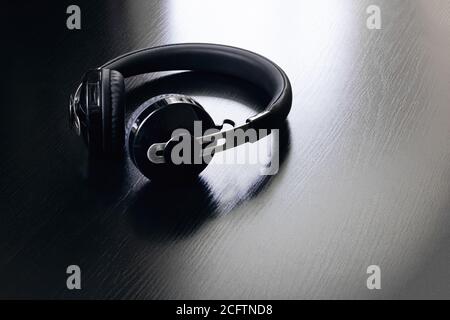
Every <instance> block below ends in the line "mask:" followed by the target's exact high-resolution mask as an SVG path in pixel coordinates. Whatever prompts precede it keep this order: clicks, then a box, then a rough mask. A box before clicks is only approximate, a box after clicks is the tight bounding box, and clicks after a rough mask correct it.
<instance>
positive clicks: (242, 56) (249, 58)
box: [101, 43, 292, 128]
mask: <svg viewBox="0 0 450 320" xmlns="http://www.w3.org/2000/svg"><path fill="white" fill-rule="evenodd" d="M101 68H108V69H113V70H117V71H119V72H120V73H122V74H123V76H124V77H131V76H135V75H138V74H144V73H149V72H159V71H174V70H193V71H204V72H215V73H221V74H225V75H230V76H234V77H238V78H241V79H244V80H247V81H250V82H252V83H253V84H255V85H257V86H259V87H260V88H262V89H263V90H265V91H266V92H267V93H268V94H269V95H270V96H271V97H272V99H271V102H270V103H269V105H268V107H267V111H269V112H264V113H262V114H261V115H260V116H259V117H258V118H257V119H255V120H254V121H252V124H254V127H256V128H273V125H274V124H276V123H279V122H281V121H282V120H284V119H285V118H286V117H287V115H288V113H289V111H290V108H291V104H292V89H291V85H290V83H289V79H288V78H287V76H286V74H285V73H284V71H283V70H281V68H280V67H278V66H277V65H276V64H275V63H273V62H272V61H270V60H269V59H267V58H265V57H263V56H261V55H259V54H256V53H253V52H250V51H247V50H244V49H239V48H235V47H230V46H224V45H216V44H196V43H192V44H174V45H167V46H161V47H154V48H148V49H143V50H138V51H134V52H131V53H128V54H125V55H123V56H120V57H118V58H116V59H113V60H111V61H110V62H107V63H106V64H104V65H103V66H101Z"/></svg>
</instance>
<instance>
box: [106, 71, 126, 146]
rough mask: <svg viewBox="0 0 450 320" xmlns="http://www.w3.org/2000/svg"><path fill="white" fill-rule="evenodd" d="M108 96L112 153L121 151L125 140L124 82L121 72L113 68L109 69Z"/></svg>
mask: <svg viewBox="0 0 450 320" xmlns="http://www.w3.org/2000/svg"><path fill="white" fill-rule="evenodd" d="M110 97H111V100H110V102H111V103H110V106H111V134H110V137H109V139H110V147H111V152H112V153H113V154H119V153H121V152H122V151H123V146H124V140H125V83H124V80H123V76H122V74H121V73H120V72H118V71H115V70H111V71H110ZM106 138H107V139H108V137H106Z"/></svg>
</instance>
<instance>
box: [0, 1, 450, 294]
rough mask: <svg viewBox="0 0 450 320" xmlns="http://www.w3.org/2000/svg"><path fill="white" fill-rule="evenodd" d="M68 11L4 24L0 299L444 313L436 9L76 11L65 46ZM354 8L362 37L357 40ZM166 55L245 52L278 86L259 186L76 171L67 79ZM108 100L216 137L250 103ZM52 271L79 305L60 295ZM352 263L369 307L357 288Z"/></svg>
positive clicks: (402, 4)
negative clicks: (285, 88)
mask: <svg viewBox="0 0 450 320" xmlns="http://www.w3.org/2000/svg"><path fill="white" fill-rule="evenodd" d="M69 4H71V3H69V2H64V1H61V2H60V3H59V2H58V4H53V3H51V4H50V2H49V3H48V4H47V5H45V4H42V3H41V2H39V4H21V5H19V4H17V5H14V6H12V5H10V6H11V7H9V8H8V12H9V18H8V20H6V21H7V22H8V25H9V26H10V28H11V30H14V31H13V32H11V33H9V35H8V38H7V41H8V43H10V45H11V52H10V53H8V54H10V55H11V57H9V58H10V59H8V61H9V64H8V66H6V76H7V77H3V80H2V87H3V88H4V91H5V92H4V93H2V100H1V101H2V107H1V108H0V112H1V114H0V122H1V126H0V136H1V137H2V138H1V139H0V143H1V145H0V147H1V150H2V162H1V166H0V177H1V186H0V199H1V200H0V205H1V206H0V297H2V298H13V297H19V298H123V299H126V298H132V299H136V298H146V299H155V298H158V299H179V298H181V299H212V298H213V299H216V298H220V299H229V298H234V299H239V298H244V299H266V298H268V299H278V298H286V299H299V298H307V299H314V298H333V299H334V298H357V299H360V298H368V299H378V298H450V268H449V265H450V252H449V247H450V233H449V230H450V93H449V88H450V59H449V57H450V3H449V2H448V1H445V0H443V1H438V0H435V1H434V0H433V1H429V0H426V1H425V0H423V1H417V0H412V1H408V0H394V1H392V0H389V1H388V0H385V1H380V0H379V1H369V0H367V1H356V0H320V1H223V2H220V3H218V2H211V1H175V0H171V1H143V0H142V1H120V2H119V1H101V2H97V1H96V2H95V3H93V1H91V2H87V1H85V2H84V1H81V2H79V5H80V7H81V8H82V30H80V31H68V30H67V29H66V28H65V19H66V15H65V8H66V7H67V5H69ZM370 4H377V5H379V6H380V8H381V12H382V29H381V30H368V29H367V28H366V18H367V14H366V8H367V6H368V5H370ZM36 19H37V20H36ZM29 21H35V25H34V26H32V25H30V23H29ZM176 42H214V43H223V44H229V45H235V46H240V47H244V48H247V49H249V50H253V51H256V52H258V53H261V54H263V55H266V56H267V57H269V58H270V59H272V60H274V61H276V63H277V64H279V65H280V66H281V67H282V68H283V69H284V70H285V71H286V72H287V74H288V75H289V77H290V79H291V82H292V85H293V92H294V103H293V107H292V111H291V113H290V115H289V118H288V122H287V126H286V130H285V133H284V134H283V135H282V137H281V159H280V160H281V168H280V171H279V173H278V174H277V175H275V176H274V177H263V176H261V175H259V171H258V168H257V167H256V166H254V165H253V166H251V165H234V166H231V165H219V164H216V165H210V166H209V167H208V168H207V169H206V170H205V172H204V173H203V174H202V176H201V179H200V180H199V181H197V182H196V183H195V184H194V185H192V186H190V187H176V188H163V187H160V186H157V185H155V184H152V183H151V182H149V181H147V180H146V179H145V178H144V177H142V176H141V175H140V174H139V172H138V171H137V169H136V168H134V166H133V165H132V164H131V162H130V161H126V163H124V164H110V165H98V164H97V165H95V164H88V163H87V162H86V160H85V152H84V149H83V146H82V145H81V144H80V143H79V141H78V140H77V139H76V137H75V136H74V135H73V134H72V132H71V131H69V129H68V128H67V114H66V109H67V101H68V97H69V94H70V93H71V92H72V90H73V89H74V86H75V85H76V84H77V82H78V81H79V79H80V77H81V76H82V74H83V72H84V71H85V70H87V69H89V68H92V67H96V66H98V65H100V64H101V63H103V62H105V61H106V60H107V59H109V58H112V57H115V56H117V55H119V54H122V53H125V52H127V51H130V50H134V49H138V48H143V47H148V46H154V45H159V44H167V43H176ZM127 88H128V94H127V102H128V105H127V106H128V113H131V112H132V110H133V109H134V108H136V107H137V106H139V105H140V104H141V103H142V102H143V101H145V100H147V99H149V98H150V97H152V96H154V95H156V94H159V93H169V92H177V93H186V94H190V95H192V96H194V97H195V98H197V99H198V101H199V102H200V103H201V104H202V105H203V106H205V107H206V108H207V109H208V111H210V113H211V115H212V116H213V118H214V119H217V120H218V119H222V118H224V117H231V119H234V120H240V119H243V118H244V117H245V116H247V115H250V114H251V113H252V112H253V111H252V110H253V109H257V108H260V107H261V105H263V103H264V101H265V100H264V99H265V97H263V96H262V95H261V93H260V92H259V91H258V89H257V88H254V87H253V86H251V85H250V84H247V83H245V82H242V83H241V82H240V81H237V80H235V79H228V78H224V77H221V76H218V75H208V74H196V73H183V74H174V75H169V76H166V77H159V76H154V75H149V76H143V77H139V78H136V79H133V80H130V81H128V82H127ZM70 264H77V265H79V266H80V267H81V269H82V277H83V278H82V290H80V291H68V290H67V289H66V287H65V282H66V276H67V275H66V273H65V269H66V267H67V266H68V265H70ZM371 264H376V265H379V266H380V267H381V270H382V290H378V291H377V290H372V291H369V290H368V289H367V288H366V278H367V274H366V268H367V266H369V265H371Z"/></svg>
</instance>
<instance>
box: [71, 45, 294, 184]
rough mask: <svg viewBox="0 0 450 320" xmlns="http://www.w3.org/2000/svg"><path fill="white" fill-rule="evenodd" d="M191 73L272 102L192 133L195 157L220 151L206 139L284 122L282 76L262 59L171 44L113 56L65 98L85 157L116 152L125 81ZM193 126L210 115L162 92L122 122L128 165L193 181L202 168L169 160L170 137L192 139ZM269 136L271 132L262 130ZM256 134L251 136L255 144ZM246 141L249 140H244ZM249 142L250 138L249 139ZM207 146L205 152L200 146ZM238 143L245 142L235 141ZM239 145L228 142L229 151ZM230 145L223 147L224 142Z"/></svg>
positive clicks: (286, 86) (287, 89)
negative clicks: (239, 83) (244, 86)
mask: <svg viewBox="0 0 450 320" xmlns="http://www.w3.org/2000/svg"><path fill="white" fill-rule="evenodd" d="M175 70H192V71H204V72H214V73H220V74H224V75H229V76H234V77H238V78H241V79H244V80H247V81H249V82H251V83H253V84H255V85H257V86H258V87H260V88H262V89H263V90H264V91H265V92H266V93H267V94H268V95H269V96H270V98H271V100H270V103H269V104H268V106H267V108H266V110H265V111H263V112H261V113H258V114H256V115H255V116H253V117H250V118H248V119H247V120H246V121H245V123H243V124H241V125H238V126H236V125H235V124H234V122H232V121H230V120H226V121H224V123H225V122H227V123H229V124H231V125H232V126H233V128H232V129H229V130H225V131H219V130H217V132H216V133H214V134H210V135H203V134H202V136H192V141H193V144H195V143H197V144H198V145H199V149H200V150H201V152H202V154H203V153H205V152H209V153H210V154H211V156H212V155H213V154H214V152H215V151H222V150H224V148H223V145H222V148H214V147H211V143H210V142H211V141H216V142H217V141H218V140H219V139H227V137H233V135H232V133H234V132H236V131H237V130H244V131H245V130H248V129H255V130H260V129H267V130H270V129H275V128H278V127H279V126H280V125H281V123H282V122H283V121H284V119H286V117H287V115H288V113H289V111H290V109H291V104H292V90H291V85H290V83H289V79H288V78H287V76H286V74H285V73H284V71H283V70H281V68H280V67H278V66H277V65H276V64H275V63H273V62H272V61H270V60H268V59H267V58H265V57H263V56H261V55H259V54H256V53H253V52H250V51H247V50H244V49H239V48H235V47H230V46H224V45H216V44H196V43H192V44H174V45H166V46H160V47H154V48H147V49H142V50H138V51H134V52H130V53H127V54H124V55H122V56H120V57H117V58H115V59H113V60H111V61H109V62H107V63H106V64H104V65H102V66H101V67H99V68H97V69H94V70H90V71H88V72H87V73H86V74H85V75H84V77H83V80H82V82H81V84H80V85H79V86H78V88H77V90H76V93H75V94H74V95H72V96H71V97H70V108H69V114H70V123H71V126H72V127H73V128H74V129H75V131H76V132H77V134H78V135H81V136H82V137H83V139H84V141H85V143H86V145H87V146H88V151H89V154H90V155H91V156H95V157H97V156H100V157H108V158H109V157H117V156H119V155H121V154H123V149H124V142H125V141H124V140H125V124H124V123H125V119H124V118H125V101H124V96H125V93H124V91H125V85H124V78H128V77H132V76H136V75H139V74H144V73H149V72H159V71H175ZM195 121H201V123H202V129H203V132H204V131H206V130H208V129H211V128H221V127H219V126H216V125H215V123H214V121H213V119H212V118H211V116H210V115H209V114H208V113H207V112H206V111H205V109H204V108H203V107H202V106H201V105H200V104H199V103H198V102H196V101H195V100H194V99H193V98H191V97H188V96H184V95H179V94H166V95H160V96H157V97H154V98H152V99H150V100H149V101H147V102H146V103H144V104H143V105H142V106H141V107H139V108H138V110H136V112H134V113H133V115H132V116H131V118H130V121H129V122H128V123H129V125H128V129H127V139H128V151H129V155H130V157H131V159H132V161H133V163H134V164H135V165H136V166H137V168H138V169H139V170H140V171H141V172H142V173H143V174H144V175H145V176H146V177H148V178H149V179H160V178H163V179H164V178H167V176H168V175H175V176H176V177H183V178H185V177H192V176H196V175H198V174H199V173H200V172H201V171H202V170H203V169H204V168H205V167H206V166H207V164H208V163H205V162H202V163H200V164H189V165H186V164H182V165H175V164H173V163H172V161H171V160H170V151H171V148H172V147H173V143H172V142H173V141H175V140H176V139H175V140H174V139H173V137H172V133H173V132H174V130H176V129H180V128H182V129H186V130H187V131H188V132H190V133H192V134H193V131H194V130H193V127H194V122H195ZM269 132H270V131H269ZM261 137H262V136H261V135H258V137H257V139H260V138H261ZM245 142H248V141H245ZM252 142H253V141H252ZM206 143H209V144H208V147H206ZM242 143H244V142H242ZM238 144H239V143H234V144H231V145H232V147H236V146H237V145H238ZM226 145H228V146H229V145H230V144H228V143H227V144H226Z"/></svg>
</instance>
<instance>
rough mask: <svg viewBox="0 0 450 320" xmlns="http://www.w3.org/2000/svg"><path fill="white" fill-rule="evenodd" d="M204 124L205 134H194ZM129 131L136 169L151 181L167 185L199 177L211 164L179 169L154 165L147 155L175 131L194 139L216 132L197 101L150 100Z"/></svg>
mask: <svg viewBox="0 0 450 320" xmlns="http://www.w3.org/2000/svg"><path fill="white" fill-rule="evenodd" d="M195 121H199V122H200V123H201V130H200V132H198V131H197V130H194V122H195ZM128 127H129V128H130V129H129V134H128V150H129V153H130V158H131V159H132V161H133V163H134V164H135V165H136V167H137V168H138V169H139V170H140V171H141V172H142V174H144V175H145V176H146V177H147V178H149V179H152V180H153V179H154V180H165V181H167V182H171V181H179V180H185V179H186V178H192V177H196V176H197V175H198V174H199V173H200V172H201V171H203V169H205V168H206V166H207V163H204V162H202V163H189V164H178V165H175V164H173V163H170V162H166V163H153V162H152V161H150V159H149V158H148V155H147V152H148V149H149V147H150V146H151V145H153V144H155V143H165V142H168V141H169V140H170V139H171V138H172V134H173V132H174V131H175V130H179V129H184V130H185V131H186V130H187V131H188V132H189V133H190V135H191V136H192V137H194V138H195V137H196V136H200V135H202V134H203V133H204V132H205V131H206V130H208V129H211V128H214V127H215V124H214V121H213V120H212V118H211V117H210V115H209V114H208V113H207V112H206V111H205V110H204V109H203V107H201V106H200V104H198V102H196V101H195V100H193V99H192V98H190V97H188V96H183V95H174V94H169V95H162V96H158V97H155V98H152V99H150V100H149V101H148V102H147V103H145V104H144V105H142V106H141V107H140V108H139V109H137V110H136V112H135V114H134V115H133V116H132V118H130V122H129V125H128Z"/></svg>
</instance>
